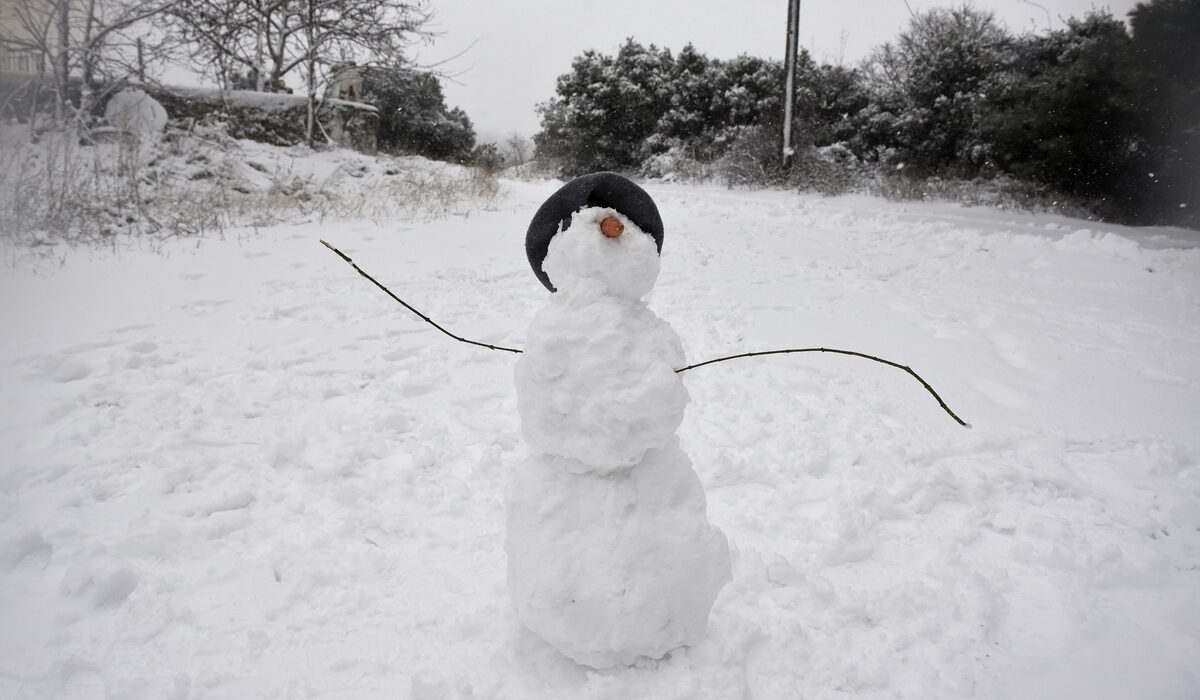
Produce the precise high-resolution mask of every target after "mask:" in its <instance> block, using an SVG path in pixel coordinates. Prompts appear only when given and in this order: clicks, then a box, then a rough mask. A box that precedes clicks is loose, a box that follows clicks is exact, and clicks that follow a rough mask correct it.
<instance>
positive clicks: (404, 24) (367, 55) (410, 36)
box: [300, 0, 431, 146]
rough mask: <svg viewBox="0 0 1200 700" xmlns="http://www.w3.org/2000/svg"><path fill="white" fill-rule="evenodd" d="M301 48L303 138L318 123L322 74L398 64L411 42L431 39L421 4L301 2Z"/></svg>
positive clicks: (388, 0) (362, 0)
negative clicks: (354, 65) (338, 67)
mask: <svg viewBox="0 0 1200 700" xmlns="http://www.w3.org/2000/svg"><path fill="white" fill-rule="evenodd" d="M301 1H302V2H303V3H304V13H303V15H302V16H301V22H302V32H301V33H300V37H301V47H302V48H303V59H302V60H303V63H304V75H305V79H306V81H307V83H308V121H307V125H306V129H305V131H306V137H307V140H308V143H309V145H310V146H311V145H312V143H313V138H314V127H315V125H316V107H317V88H318V83H319V82H320V79H321V74H322V72H327V71H328V70H329V69H330V68H331V67H332V66H333V65H335V64H342V63H345V62H348V61H352V60H355V61H362V62H372V61H378V62H386V63H391V64H400V63H402V62H403V60H404V51H405V49H407V48H408V47H409V46H410V45H412V44H413V43H414V42H415V41H417V40H420V39H425V38H428V37H430V36H431V34H430V33H429V31H428V30H426V29H425V25H426V23H427V22H428V21H429V19H430V17H431V13H430V11H429V9H428V6H427V4H426V3H425V2H424V0H419V1H418V2H403V1H402V0H301Z"/></svg>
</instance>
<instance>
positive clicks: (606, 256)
mask: <svg viewBox="0 0 1200 700" xmlns="http://www.w3.org/2000/svg"><path fill="white" fill-rule="evenodd" d="M542 270H543V271H544V272H545V273H546V275H547V277H549V279H550V283H551V284H553V285H554V288H555V289H556V290H558V293H559V294H564V295H568V296H575V295H578V294H584V295H611V296H617V297H625V298H631V299H639V298H641V297H642V296H643V295H644V294H646V292H649V291H650V288H651V287H653V286H654V281H655V280H656V279H657V278H658V245H657V244H656V243H655V240H654V238H653V237H651V236H650V235H649V234H647V233H645V232H643V231H642V230H641V229H640V228H638V226H637V224H635V223H633V221H631V220H630V219H629V218H628V217H626V216H625V215H624V214H622V213H620V212H619V211H617V210H616V209H612V208H609V207H585V208H583V209H580V210H579V211H577V212H575V214H574V215H573V216H572V217H571V223H570V225H568V226H567V227H566V229H564V230H562V231H560V232H559V233H558V235H556V236H554V238H553V239H551V240H550V246H549V248H548V249H547V251H546V259H545V260H543V261H542Z"/></svg>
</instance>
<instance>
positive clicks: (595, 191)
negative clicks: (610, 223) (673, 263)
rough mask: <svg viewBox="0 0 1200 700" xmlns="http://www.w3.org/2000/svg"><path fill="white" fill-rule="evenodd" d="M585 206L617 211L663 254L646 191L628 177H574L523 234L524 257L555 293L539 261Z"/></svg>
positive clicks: (657, 221)
mask: <svg viewBox="0 0 1200 700" xmlns="http://www.w3.org/2000/svg"><path fill="white" fill-rule="evenodd" d="M584 207H607V208H609V209H616V210H617V211H619V212H621V213H622V214H624V215H625V216H626V217H628V218H629V220H630V221H632V222H633V223H634V224H635V225H636V226H637V227H638V228H640V229H641V230H643V231H645V232H646V233H648V234H649V235H650V236H652V237H653V238H654V243H655V245H657V246H658V252H659V253H660V254H661V253H662V243H663V224H662V218H661V217H660V216H659V215H658V207H656V206H654V200H653V199H651V198H650V195H648V194H646V190H643V189H642V188H641V187H638V186H637V185H635V184H634V183H633V182H631V181H630V180H629V179H628V178H625V177H623V176H621V175H618V174H616V173H592V174H591V175H584V176H583V177H578V178H575V179H574V180H571V181H570V182H568V183H567V184H565V185H563V186H562V187H560V188H559V190H558V191H557V192H555V193H554V194H552V195H550V199H547V200H546V201H545V202H544V203H543V204H542V206H540V207H538V210H537V213H536V214H534V215H533V221H531V222H530V224H529V231H527V232H526V233H525V254H526V255H528V256H529V266H530V267H532V268H533V273H534V274H535V275H537V278H538V279H539V280H541V282H542V284H544V285H546V289H549V290H550V291H552V292H553V291H555V290H554V285H552V284H550V278H549V277H548V276H547V275H546V273H545V272H544V271H542V261H543V260H545V259H546V250H547V249H549V248H550V239H551V238H554V236H555V234H557V233H558V232H559V231H561V230H563V229H565V228H566V227H567V226H568V225H570V223H571V215H572V214H574V213H575V212H577V211H579V210H580V209H583V208H584Z"/></svg>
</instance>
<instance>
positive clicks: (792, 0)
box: [782, 0, 800, 169]
mask: <svg viewBox="0 0 1200 700" xmlns="http://www.w3.org/2000/svg"><path fill="white" fill-rule="evenodd" d="M787 24H788V26H787V52H786V53H785V54H784V56H783V62H784V64H783V65H784V70H785V71H786V77H785V78H784V81H783V148H782V156H783V167H784V169H787V168H788V167H789V166H790V165H791V164H792V156H793V155H795V153H796V150H795V149H794V148H793V147H792V104H793V103H794V102H795V101H796V52H797V51H798V50H799V46H798V44H799V41H800V0H788V21H787Z"/></svg>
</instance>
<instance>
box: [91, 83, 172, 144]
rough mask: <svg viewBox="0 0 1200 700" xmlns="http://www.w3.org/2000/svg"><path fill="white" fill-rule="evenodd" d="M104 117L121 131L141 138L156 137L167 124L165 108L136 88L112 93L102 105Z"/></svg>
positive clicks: (149, 138)
mask: <svg viewBox="0 0 1200 700" xmlns="http://www.w3.org/2000/svg"><path fill="white" fill-rule="evenodd" d="M104 118H105V119H106V120H108V123H109V124H110V125H112V126H114V127H116V128H117V129H119V130H120V131H121V132H122V133H125V134H129V135H132V136H136V137H138V138H140V139H143V140H151V139H155V138H158V136H159V135H160V134H162V132H163V129H165V128H166V126H167V110H166V109H164V108H163V106H162V105H161V104H159V102H158V100H156V99H154V98H153V97H151V96H149V95H147V94H146V93H145V92H143V91H141V90H138V89H136V88H129V89H126V90H122V91H120V92H118V93H117V94H115V95H113V96H112V97H111V98H110V99H109V100H108V104H107V105H105V107H104Z"/></svg>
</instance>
